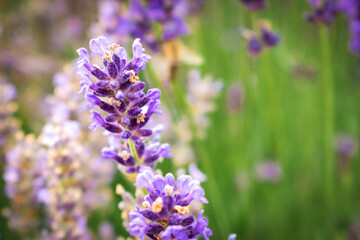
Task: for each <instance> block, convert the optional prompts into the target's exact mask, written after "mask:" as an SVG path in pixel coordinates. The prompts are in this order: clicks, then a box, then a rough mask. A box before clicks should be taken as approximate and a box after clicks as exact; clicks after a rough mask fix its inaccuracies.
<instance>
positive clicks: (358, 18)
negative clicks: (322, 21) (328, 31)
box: [338, 0, 360, 54]
mask: <svg viewBox="0 0 360 240" xmlns="http://www.w3.org/2000/svg"><path fill="white" fill-rule="evenodd" d="M338 8H339V10H340V11H342V12H344V13H345V14H346V16H347V18H348V22H349V30H350V36H351V38H350V42H349V48H350V49H351V51H353V52H354V53H356V54H360V1H358V0H342V1H340V3H339V4H338Z"/></svg>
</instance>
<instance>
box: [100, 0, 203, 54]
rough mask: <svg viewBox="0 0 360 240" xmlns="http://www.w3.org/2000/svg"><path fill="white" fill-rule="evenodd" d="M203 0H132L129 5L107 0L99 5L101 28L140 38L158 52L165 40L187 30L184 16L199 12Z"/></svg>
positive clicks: (115, 34) (117, 35)
mask: <svg viewBox="0 0 360 240" xmlns="http://www.w3.org/2000/svg"><path fill="white" fill-rule="evenodd" d="M202 1H203V0H201V1H199V3H196V4H194V3H192V2H193V1H191V2H189V1H187V0H149V1H146V3H144V2H143V1H140V0H132V1H130V3H129V5H128V6H126V4H125V3H124V2H122V3H118V2H116V1H110V0H108V1H105V2H104V3H103V4H101V5H100V14H101V15H100V25H101V26H100V28H103V29H105V31H104V32H106V33H107V34H108V35H110V36H112V37H113V38H114V39H118V40H124V39H127V38H129V37H130V38H141V39H142V40H143V41H144V43H145V44H146V45H147V47H149V48H150V49H151V50H152V51H154V52H158V51H160V49H161V47H160V46H161V44H162V43H163V42H166V41H169V40H172V39H176V38H178V37H180V36H182V35H186V34H188V32H189V28H188V26H187V24H186V22H185V18H186V17H187V16H188V15H189V14H195V13H198V12H199V9H200V8H201V7H202ZM110 6H111V8H110ZM124 36H127V37H124Z"/></svg>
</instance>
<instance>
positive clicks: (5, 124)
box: [0, 75, 19, 162]
mask: <svg viewBox="0 0 360 240" xmlns="http://www.w3.org/2000/svg"><path fill="white" fill-rule="evenodd" d="M16 96H17V91H16V89H15V87H14V85H12V84H10V83H7V81H6V78H5V77H4V76H1V75H0V148H1V147H3V146H4V145H5V144H6V140H7V138H8V137H10V136H11V135H12V134H14V133H15V132H16V130H17V129H18V125H19V124H18V121H17V120H16V119H15V118H14V117H13V114H14V112H15V111H16V110H17V108H18V107H17V104H16V103H15V102H14V99H15V98H16ZM0 162H1V160H0Z"/></svg>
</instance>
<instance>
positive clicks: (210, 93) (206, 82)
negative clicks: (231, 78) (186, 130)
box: [187, 69, 223, 137]
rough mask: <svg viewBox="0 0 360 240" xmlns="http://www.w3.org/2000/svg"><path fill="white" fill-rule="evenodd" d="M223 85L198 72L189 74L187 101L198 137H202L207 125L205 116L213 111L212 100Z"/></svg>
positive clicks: (213, 104) (193, 71)
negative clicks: (197, 130) (196, 127)
mask: <svg viewBox="0 0 360 240" xmlns="http://www.w3.org/2000/svg"><path fill="white" fill-rule="evenodd" d="M222 88H223V83H222V81H220V80H216V79H214V78H213V77H212V76H210V75H206V76H205V77H202V76H201V73H200V72H199V71H198V70H195V69H193V70H191V71H190V72H189V81H188V84H187V90H188V94H187V101H188V104H189V106H190V108H191V110H192V113H193V115H194V118H195V121H196V124H197V126H198V129H199V133H198V134H199V136H200V137H204V136H205V132H204V130H205V129H206V128H207V127H208V125H209V120H208V118H207V114H208V113H209V112H211V111H214V110H215V103H214V100H215V99H216V97H217V96H218V95H219V94H220V91H221V89H222Z"/></svg>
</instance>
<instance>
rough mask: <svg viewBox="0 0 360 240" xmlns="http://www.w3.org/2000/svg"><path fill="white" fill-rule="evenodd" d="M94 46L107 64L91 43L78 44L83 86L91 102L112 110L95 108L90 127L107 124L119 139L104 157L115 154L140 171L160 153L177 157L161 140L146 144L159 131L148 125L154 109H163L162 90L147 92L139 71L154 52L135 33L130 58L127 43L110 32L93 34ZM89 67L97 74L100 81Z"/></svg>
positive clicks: (104, 152) (132, 168) (106, 127)
mask: <svg viewBox="0 0 360 240" xmlns="http://www.w3.org/2000/svg"><path fill="white" fill-rule="evenodd" d="M90 49H91V51H92V55H100V56H101V57H102V60H103V65H104V67H103V68H99V67H97V66H96V65H93V64H92V63H91V62H90V57H89V54H88V51H87V50H86V49H85V48H80V49H78V50H77V52H78V54H79V56H80V57H79V58H78V59H77V63H78V65H79V67H80V73H81V75H82V80H81V82H80V85H81V86H82V89H81V91H84V92H85V98H86V100H87V101H88V102H89V107H93V106H95V105H96V106H98V107H99V108H100V109H101V110H102V112H103V113H104V114H106V116H105V117H102V115H101V114H100V113H99V112H97V111H95V110H92V111H91V112H92V117H91V119H92V121H93V122H94V123H92V124H91V125H90V126H89V128H90V129H92V130H96V129H98V128H99V127H102V128H103V129H105V130H106V131H108V132H109V133H110V135H112V136H113V137H114V139H117V140H118V141H119V144H116V146H115V147H114V145H113V146H110V148H106V149H103V157H104V158H106V159H115V160H116V161H117V162H118V163H119V164H121V165H123V166H125V167H126V171H127V172H137V171H139V169H140V166H141V165H147V166H151V167H154V166H155V163H156V162H157V161H158V160H159V158H162V157H167V158H168V157H171V153H170V152H169V147H168V145H159V144H155V145H156V146H152V147H151V149H149V146H148V147H147V148H145V144H144V141H146V140H147V139H149V137H151V136H152V135H153V130H151V129H147V128H145V126H146V124H147V122H148V121H149V119H150V118H151V116H152V115H153V114H154V113H155V114H161V111H160V110H159V109H158V108H159V106H160V104H161V102H160V100H159V98H160V95H161V92H160V90H159V89H155V88H154V89H149V90H148V91H147V93H146V94H145V93H144V88H145V87H146V85H145V83H144V82H142V81H140V79H139V76H138V74H139V71H140V70H143V69H145V68H146V63H147V62H148V61H149V59H150V58H151V57H150V56H149V55H147V54H145V49H144V48H142V45H141V43H140V40H139V39H135V41H134V43H133V58H132V59H131V60H130V61H128V57H127V53H126V50H125V49H124V48H122V47H120V46H119V45H117V44H114V43H113V44H109V42H108V40H107V39H106V38H105V37H99V38H96V39H92V40H91V41H90ZM87 72H90V73H91V74H92V75H93V77H95V79H96V81H95V82H93V80H92V79H91V77H90V75H89V74H88V73H87ZM121 145H122V147H120V146H121ZM120 150H121V152H119V151H120Z"/></svg>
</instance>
